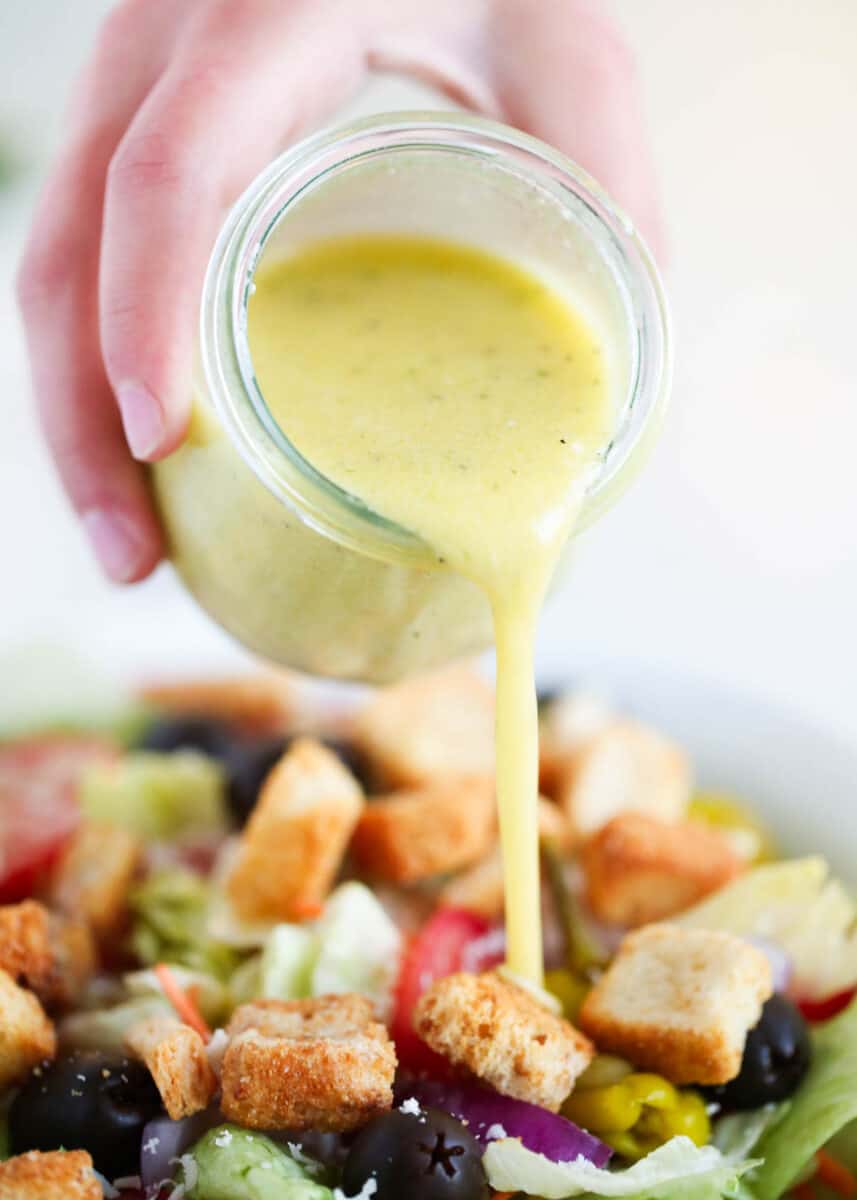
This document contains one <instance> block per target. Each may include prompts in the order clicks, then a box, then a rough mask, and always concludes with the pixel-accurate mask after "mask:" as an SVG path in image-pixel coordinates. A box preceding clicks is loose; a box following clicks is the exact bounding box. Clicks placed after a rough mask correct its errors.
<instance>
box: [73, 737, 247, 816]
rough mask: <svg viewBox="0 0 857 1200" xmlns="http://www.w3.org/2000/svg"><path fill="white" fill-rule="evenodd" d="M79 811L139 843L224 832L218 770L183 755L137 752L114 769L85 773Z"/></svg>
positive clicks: (223, 788)
mask: <svg viewBox="0 0 857 1200" xmlns="http://www.w3.org/2000/svg"><path fill="white" fill-rule="evenodd" d="M79 796H80V805H81V809H82V812H83V814H84V816H85V817H87V818H88V819H89V820H91V821H106V822H109V823H110V824H111V825H118V826H120V827H121V828H122V829H127V830H128V831H129V832H130V833H135V834H137V835H138V836H140V837H143V838H177V837H180V836H181V835H182V834H185V833H191V832H192V833H198V832H214V833H219V832H225V831H226V829H227V827H228V815H227V809H226V785H225V780H224V775H223V771H222V769H221V767H220V766H219V765H218V764H217V763H215V762H214V761H213V760H212V759H210V758H206V757H205V755H202V754H197V753H195V752H194V751H190V750H183V751H178V752H176V753H173V754H156V753H154V752H153V751H149V750H136V751H133V752H132V753H130V754H126V755H124V756H123V757H122V758H121V759H119V760H118V761H117V762H115V763H97V764H93V765H92V766H91V767H89V768H87V770H86V771H85V772H84V774H83V777H82V779H81V781H80V791H79Z"/></svg>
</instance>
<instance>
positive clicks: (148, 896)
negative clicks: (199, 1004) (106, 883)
mask: <svg viewBox="0 0 857 1200" xmlns="http://www.w3.org/2000/svg"><path fill="white" fill-rule="evenodd" d="M209 899H210V888H209V884H208V882H207V881H206V880H205V879H202V878H201V877H200V876H199V875H195V874H194V873H193V872H192V871H186V870H183V869H181V868H171V869H169V870H164V871H157V872H155V874H153V875H150V876H149V878H148V879H146V880H144V881H143V883H141V884H139V885H138V886H137V887H136V888H134V889H133V890H132V892H131V896H130V907H131V914H132V917H133V925H132V931H131V948H132V949H133V951H134V953H135V954H136V955H137V956H138V958H140V959H141V960H142V961H143V962H144V963H149V964H154V963H158V962H167V963H176V964H178V965H179V966H183V967H188V968H189V969H190V970H192V971H201V972H202V973H203V974H205V975H212V976H214V978H215V979H222V980H224V981H225V980H227V979H228V978H229V976H230V975H231V974H232V972H233V971H234V970H235V968H236V966H237V965H238V961H239V960H238V956H237V955H236V953H235V951H234V950H233V949H232V948H231V947H229V946H225V945H223V943H221V942H218V941H216V940H215V939H213V938H212V937H211V936H210V935H209V932H208V928H207V924H206V920H207V914H208V906H209Z"/></svg>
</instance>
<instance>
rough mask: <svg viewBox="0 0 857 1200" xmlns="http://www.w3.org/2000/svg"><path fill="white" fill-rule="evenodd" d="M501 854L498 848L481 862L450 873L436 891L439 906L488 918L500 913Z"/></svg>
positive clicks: (501, 898)
mask: <svg viewBox="0 0 857 1200" xmlns="http://www.w3.org/2000/svg"><path fill="white" fill-rule="evenodd" d="M503 888H504V877H503V856H502V854H501V853H500V849H499V847H497V848H496V849H495V850H493V851H492V853H491V854H489V855H488V857H487V858H483V859H482V862H478V863H476V865H475V866H473V867H468V869H467V870H466V871H461V872H460V873H459V874H458V875H453V877H452V879H450V880H448V881H447V882H446V883H445V884H444V885H443V887H442V888H441V889H440V891H439V892H438V894H437V902H438V905H439V906H440V907H442V908H463V909H466V910H467V911H468V912H472V913H478V914H479V916H481V917H486V918H487V919H488V920H489V921H491V920H494V919H495V918H496V917H500V916H502V914H503V907H504V903H505V894H504V890H503Z"/></svg>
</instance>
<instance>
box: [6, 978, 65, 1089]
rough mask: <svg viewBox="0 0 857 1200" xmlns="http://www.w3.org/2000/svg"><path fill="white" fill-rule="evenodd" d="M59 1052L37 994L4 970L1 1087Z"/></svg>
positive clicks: (24, 1075)
mask: <svg viewBox="0 0 857 1200" xmlns="http://www.w3.org/2000/svg"><path fill="white" fill-rule="evenodd" d="M56 1052H57V1036H56V1031H55V1030H54V1027H53V1024H52V1023H51V1022H50V1021H49V1020H48V1017H47V1015H46V1014H45V1010H44V1009H43V1008H42V1006H41V1004H40V1003H39V1001H38V999H37V997H36V996H34V995H33V993H32V992H28V991H27V990H26V989H25V988H22V987H19V986H18V984H17V983H16V982H15V980H14V979H13V978H12V976H11V975H10V974H9V973H8V971H2V970H0V1090H2V1089H3V1088H5V1087H7V1086H8V1085H9V1084H12V1083H19V1082H20V1081H21V1080H22V1079H24V1078H25V1077H26V1076H27V1074H28V1072H29V1071H31V1070H32V1068H33V1067H35V1066H36V1065H37V1064H38V1063H40V1062H44V1061H45V1060H46V1059H51V1058H54V1056H55V1055H56Z"/></svg>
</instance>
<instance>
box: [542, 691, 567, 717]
mask: <svg viewBox="0 0 857 1200" xmlns="http://www.w3.org/2000/svg"><path fill="white" fill-rule="evenodd" d="M561 695H562V692H561V691H560V689H559V688H556V687H546V688H539V690H538V693H537V695H536V701H537V703H538V706H539V714H540V715H543V714H544V713H545V712H546V711H547V709H549V708H550V706H551V705H552V704H553V702H554V701H555V700H558V699H559V698H560V696H561Z"/></svg>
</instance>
